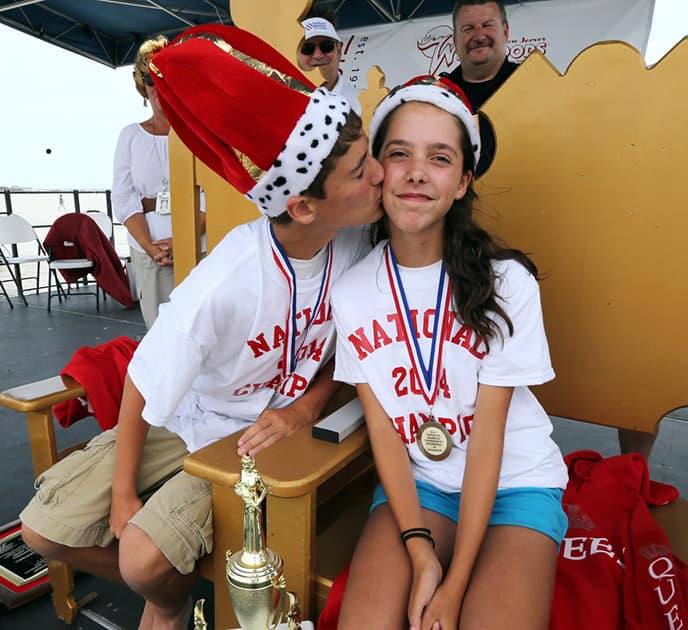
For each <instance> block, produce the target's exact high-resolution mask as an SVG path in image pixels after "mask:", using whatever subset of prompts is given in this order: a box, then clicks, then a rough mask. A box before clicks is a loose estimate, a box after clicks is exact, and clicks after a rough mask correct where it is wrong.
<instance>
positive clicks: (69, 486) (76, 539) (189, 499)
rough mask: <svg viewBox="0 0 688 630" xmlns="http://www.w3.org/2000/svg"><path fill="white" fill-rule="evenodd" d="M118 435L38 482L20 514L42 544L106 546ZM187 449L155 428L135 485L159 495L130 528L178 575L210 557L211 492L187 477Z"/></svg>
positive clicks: (98, 440) (110, 434)
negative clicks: (153, 546)
mask: <svg viewBox="0 0 688 630" xmlns="http://www.w3.org/2000/svg"><path fill="white" fill-rule="evenodd" d="M116 438H117V428H116V427H115V428H114V429H111V430H109V431H105V432H104V433H102V434H100V435H98V436H96V437H95V438H93V439H92V440H91V441H90V442H89V443H88V444H87V446H86V447H85V448H84V449H83V450H81V451H76V452H74V453H72V454H70V455H69V456H68V457H66V458H65V459H63V460H62V461H60V462H58V463H57V464H55V465H54V466H53V467H52V468H50V469H48V470H47V471H46V472H45V473H43V474H42V475H41V476H40V477H38V479H36V484H35V486H36V495H35V496H34V498H33V499H32V500H31V502H30V503H29V505H27V506H26V508H24V511H23V512H22V513H21V514H20V515H19V517H20V518H21V520H22V522H23V523H24V524H25V525H27V526H28V527H29V528H30V529H32V530H34V531H35V532H37V533H38V534H40V535H41V536H43V537H44V538H47V539H48V540H51V541H53V542H56V543H58V544H62V545H66V546H69V547H92V546H95V545H97V546H99V547H107V546H108V545H110V544H112V542H113V541H114V536H113V535H112V533H111V532H110V526H109V518H110V505H111V486H112V472H113V470H114V464H115V441H116ZM186 455H187V450H186V445H185V444H184V442H183V441H182V440H181V439H180V438H179V437H178V436H177V435H176V434H174V433H170V432H169V431H167V429H163V428H160V427H151V428H150V431H149V432H148V438H147V439H146V444H145V446H144V450H143V456H142V458H141V466H140V469H139V475H138V478H137V489H138V492H139V494H143V495H147V494H148V493H147V492H146V491H147V490H148V489H150V488H152V487H155V486H157V485H158V484H160V483H161V482H162V485H161V486H160V487H159V488H157V489H156V490H155V491H154V492H153V494H152V495H151V496H150V498H149V499H148V500H147V501H146V502H145V503H144V505H143V507H142V508H141V509H140V510H139V511H138V512H137V513H136V514H135V515H134V517H133V518H132V519H131V520H130V521H129V522H130V523H134V524H135V525H137V526H138V527H140V528H141V529H142V530H143V531H145V532H146V533H147V534H148V536H150V538H151V539H152V540H153V542H154V543H155V544H156V545H157V547H158V548H159V549H160V551H162V553H163V554H164V555H165V557H166V558H167V559H168V560H169V561H170V563H171V564H172V565H173V566H174V567H175V568H176V569H177V570H178V571H179V572H180V573H185V574H186V573H190V572H191V571H192V570H193V568H194V565H195V563H196V560H198V558H200V557H201V556H203V555H204V554H206V553H209V552H210V551H212V546H213V524H212V501H211V487H210V484H209V483H208V482H207V481H204V480H202V479H198V478H196V477H193V476H192V475H189V474H187V473H185V472H184V471H182V470H181V467H182V462H183V461H184V457H186Z"/></svg>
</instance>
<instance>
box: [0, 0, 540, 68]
mask: <svg viewBox="0 0 688 630" xmlns="http://www.w3.org/2000/svg"><path fill="white" fill-rule="evenodd" d="M518 1H519V0H507V2H506V4H515V3H517V2H518ZM531 1H532V0H531ZM313 4H314V6H315V7H316V8H320V7H327V8H329V9H331V10H334V11H335V12H336V15H337V26H338V28H342V29H346V28H353V27H357V26H367V25H372V24H383V23H389V22H400V21H403V20H410V19H412V18H420V17H428V16H431V15H441V14H447V13H450V12H451V10H452V7H453V4H454V1H453V0H432V2H426V1H424V0H315V1H314V3H313ZM208 22H220V23H223V24H232V17H231V14H230V11H229V0H0V23H2V24H6V25H7V26H10V27H11V28H15V29H17V30H20V31H23V32H24V33H28V34H29V35H33V36H35V37H38V38H40V39H43V40H45V41H48V42H50V43H52V44H55V45H57V46H60V47H61V48H65V49H67V50H70V51H72V52H75V53H78V54H80V55H83V56H84V57H88V58H89V59H93V60H94V61H98V62H100V63H103V64H105V65H107V66H110V67H112V68H117V67H119V66H125V65H128V64H131V63H133V61H134V57H135V55H136V51H137V49H138V46H139V45H140V43H141V42H142V41H143V40H144V39H146V38H147V37H148V36H149V35H151V34H157V33H163V34H165V35H167V37H169V38H171V37H174V36H175V35H177V34H178V33H180V32H181V31H183V30H184V29H186V28H188V27H190V26H193V25H195V24H204V23H208Z"/></svg>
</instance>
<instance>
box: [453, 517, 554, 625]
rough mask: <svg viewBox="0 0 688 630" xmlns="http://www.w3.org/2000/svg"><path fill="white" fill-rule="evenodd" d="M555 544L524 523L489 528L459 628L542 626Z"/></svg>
mask: <svg viewBox="0 0 688 630" xmlns="http://www.w3.org/2000/svg"><path fill="white" fill-rule="evenodd" d="M556 563H557V545H556V543H555V542H554V541H553V540H552V539H551V538H550V537H549V536H546V535H545V534H543V533H541V532H537V531H535V530H533V529H528V528H526V527H515V526H498V527H488V529H487V533H486V534H485V538H484V540H483V544H482V546H481V548H480V553H479V554H478V558H477V560H476V565H475V567H474V570H473V573H472V575H471V582H470V584H469V587H468V590H467V592H466V596H465V598H464V602H463V607H462V609H461V621H460V626H461V629H462V630H464V629H465V630H473V629H475V628H481V629H482V628H490V629H491V630H546V629H547V627H548V625H549V617H550V607H551V604H552V593H553V589H554V574H555V570H556Z"/></svg>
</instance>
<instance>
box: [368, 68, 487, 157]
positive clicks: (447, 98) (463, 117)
mask: <svg viewBox="0 0 688 630" xmlns="http://www.w3.org/2000/svg"><path fill="white" fill-rule="evenodd" d="M411 101H419V102H421V103H430V104H431V105H434V106H435V107H439V108H440V109H443V110H445V111H446V112H448V113H450V114H453V115H454V116H456V117H457V118H458V119H459V120H460V121H461V122H462V123H463V124H464V127H466V130H467V131H468V137H469V140H470V142H471V147H472V149H473V159H474V163H473V165H474V168H475V165H476V164H477V163H478V160H479V159H480V133H479V131H478V125H477V124H476V122H475V118H474V117H473V111H472V110H471V106H470V104H469V103H468V98H466V95H465V94H464V92H463V90H462V89H461V88H460V87H459V86H458V85H456V83H454V82H453V81H451V80H450V79H448V78H446V77H441V78H439V79H438V78H435V77H433V76H430V75H427V76H419V77H414V78H413V79H411V80H409V81H407V82H406V83H404V84H403V85H399V86H397V87H395V88H394V89H392V90H391V91H390V93H389V94H387V96H385V97H384V98H383V99H382V100H381V101H380V102H379V103H378V105H377V107H376V108H375V112H374V113H373V118H372V120H371V121H370V139H371V145H372V144H373V143H374V142H375V137H376V136H377V132H378V131H379V129H380V125H381V124H382V122H383V121H384V120H385V118H387V116H389V114H391V113H392V112H393V111H394V110H395V109H396V108H397V107H399V106H400V105H403V104H404V103H409V102H411Z"/></svg>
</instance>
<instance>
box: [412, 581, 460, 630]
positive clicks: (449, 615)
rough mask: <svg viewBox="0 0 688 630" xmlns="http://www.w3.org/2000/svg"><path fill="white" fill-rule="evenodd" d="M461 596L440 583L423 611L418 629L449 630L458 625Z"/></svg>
mask: <svg viewBox="0 0 688 630" xmlns="http://www.w3.org/2000/svg"><path fill="white" fill-rule="evenodd" d="M461 602H462V598H461V597H458V596H457V594H456V592H452V591H451V589H447V588H446V586H445V585H444V584H442V585H441V586H440V587H439V588H438V589H437V590H436V591H435V594H434V595H433V596H432V599H431V600H430V603H429V604H428V605H427V606H426V607H425V611H424V612H423V622H422V624H421V626H420V630H451V629H453V628H457V627H458V625H459V612H460V611H461Z"/></svg>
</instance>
